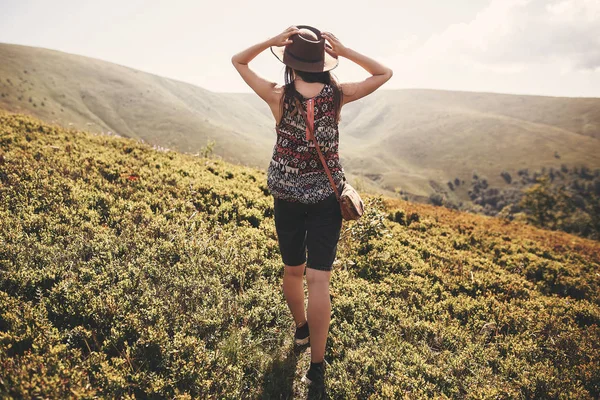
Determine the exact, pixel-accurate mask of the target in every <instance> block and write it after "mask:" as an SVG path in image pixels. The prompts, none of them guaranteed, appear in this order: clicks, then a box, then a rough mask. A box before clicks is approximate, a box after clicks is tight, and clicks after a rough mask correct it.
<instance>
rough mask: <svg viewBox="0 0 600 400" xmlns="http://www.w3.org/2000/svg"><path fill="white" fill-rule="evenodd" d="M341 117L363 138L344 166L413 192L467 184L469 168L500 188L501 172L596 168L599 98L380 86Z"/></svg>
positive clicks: (598, 162) (598, 161)
mask: <svg viewBox="0 0 600 400" xmlns="http://www.w3.org/2000/svg"><path fill="white" fill-rule="evenodd" d="M344 122H345V124H344V125H343V129H344V133H345V134H346V135H348V136H352V137H354V138H361V139H364V140H363V143H362V146H361V147H362V151H361V152H360V154H358V153H357V154H356V156H355V157H351V159H350V160H349V161H348V162H347V165H348V168H350V169H353V170H355V169H361V168H362V169H364V170H365V173H368V174H370V175H371V177H372V178H373V179H374V180H377V181H379V182H380V184H381V185H382V186H384V187H388V188H394V187H399V188H401V189H403V190H405V191H408V192H411V193H417V194H421V195H426V194H428V193H430V192H431V189H432V186H435V185H431V184H430V182H429V181H430V180H433V181H435V182H437V183H442V184H444V183H445V182H447V181H450V180H454V179H455V178H459V179H464V180H465V181H467V182H468V181H470V179H471V176H472V174H473V172H477V174H478V175H479V176H483V177H486V178H487V179H488V182H490V184H492V185H497V186H502V185H504V183H505V182H504V181H503V179H502V178H501V176H500V173H501V172H502V171H509V172H510V173H512V174H514V173H516V171H518V170H519V169H521V168H531V169H534V170H535V169H541V168H542V167H547V168H548V167H555V168H559V167H560V165H561V164H563V163H564V164H567V165H582V164H583V165H587V166H588V167H590V168H598V167H600V99H569V98H549V97H538V96H516V95H500V94H486V93H466V92H465V93H463V92H444V91H433V90H398V91H381V92H376V93H374V94H373V95H372V96H370V97H367V98H365V99H363V100H361V101H358V102H356V103H352V104H349V105H348V106H347V109H346V114H345V120H344Z"/></svg>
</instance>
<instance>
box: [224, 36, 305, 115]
mask: <svg viewBox="0 0 600 400" xmlns="http://www.w3.org/2000/svg"><path fill="white" fill-rule="evenodd" d="M296 33H298V28H296V27H295V26H290V27H289V28H288V29H286V30H285V31H283V32H282V33H280V34H279V35H277V36H275V37H273V38H271V39H268V40H265V41H264V42H260V43H258V44H255V45H254V46H251V47H249V48H247V49H246V50H243V51H241V52H239V53H237V54H236V55H234V56H233V57H231V62H232V64H233V66H234V67H235V69H236V70H237V71H238V72H239V74H240V75H241V76H242V78H243V79H244V81H245V82H246V83H247V84H248V86H250V87H251V88H252V90H254V91H255V92H256V94H257V95H259V96H260V97H261V98H262V99H263V100H264V101H266V102H267V103H268V104H269V105H271V106H273V105H277V103H278V101H277V99H278V96H277V92H276V90H275V87H276V86H277V84H276V83H275V82H271V81H269V80H267V79H265V78H263V77H262V76H260V75H258V74H257V73H256V72H254V71H253V70H252V69H250V67H249V66H248V63H250V61H252V60H253V59H254V58H255V57H256V56H257V55H259V54H260V53H262V52H263V51H265V50H266V49H268V48H269V47H271V46H287V45H288V44H291V43H292V41H291V40H289V38H290V36H292V35H294V34H296Z"/></svg>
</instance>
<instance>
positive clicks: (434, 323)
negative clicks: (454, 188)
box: [0, 111, 600, 399]
mask: <svg viewBox="0 0 600 400" xmlns="http://www.w3.org/2000/svg"><path fill="white" fill-rule="evenodd" d="M265 184H266V176H265V172H264V171H263V170H261V169H253V168H249V167H245V166H240V165H234V164H230V163H227V162H225V161H223V160H220V159H215V158H202V157H197V156H192V155H190V154H180V153H177V152H173V151H159V150H156V149H153V148H152V146H150V145H148V144H145V143H140V142H139V141H137V140H131V139H125V138H118V137H114V136H108V135H97V134H90V133H85V132H80V131H76V130H70V129H63V128H60V127H58V126H54V125H49V124H46V123H42V122H41V121H39V120H36V119H34V118H31V117H28V116H24V115H12V114H8V113H5V112H2V111H0V221H2V223H1V224H0V366H1V367H0V397H2V398H178V399H189V398H211V399H212V398H236V399H237V398H252V399H256V398H263V399H288V398H306V397H307V395H308V396H309V397H308V398H318V397H317V396H316V394H321V393H312V394H311V392H310V391H308V393H307V391H306V389H305V388H304V386H302V384H301V383H300V381H299V380H300V377H301V375H302V373H303V372H304V371H305V370H306V368H307V366H308V364H309V361H310V353H309V351H308V350H307V349H306V348H303V349H302V348H301V349H294V345H293V339H292V338H293V332H294V330H293V327H294V322H293V319H292V318H291V315H290V313H289V310H288V309H287V305H286V303H285V299H284V297H283V295H282V292H281V276H282V269H283V264H282V262H281V256H280V254H279V249H278V245H277V235H276V230H275V225H274V220H273V202H272V201H273V199H272V197H271V196H270V194H269V193H268V191H266V187H265ZM363 195H364V199H365V204H366V212H365V214H364V215H363V217H362V218H361V219H359V220H358V221H345V222H344V226H343V229H342V236H341V239H340V242H339V246H338V253H337V259H336V261H335V262H334V264H333V272H332V279H331V287H330V293H331V302H332V319H331V326H330V331H329V338H328V345H327V346H328V347H327V351H326V355H325V360H326V361H327V367H326V392H327V393H326V394H327V395H328V396H329V398H334V399H366V398H369V399H392V398H398V399H400V398H411V399H412V398H415V399H422V398H423V399H424V398H451V399H480V398H538V399H547V398H561V397H564V396H565V394H566V395H567V396H568V397H572V398H577V399H595V398H598V397H599V396H600V362H599V360H600V352H599V348H598V343H599V342H600V243H598V242H594V241H591V240H586V239H582V238H579V237H576V236H572V235H569V234H566V233H564V232H549V231H544V230H541V229H537V228H535V227H532V226H529V225H525V224H522V223H517V222H507V221H502V220H500V219H498V218H490V217H485V216H479V215H471V214H466V213H460V212H457V211H455V210H449V209H445V208H442V207H433V206H429V205H422V204H413V203H410V202H406V201H403V200H399V199H391V198H384V197H381V196H371V195H367V194H365V193H363ZM313 395H315V396H313Z"/></svg>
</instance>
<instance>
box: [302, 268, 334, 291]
mask: <svg viewBox="0 0 600 400" xmlns="http://www.w3.org/2000/svg"><path fill="white" fill-rule="evenodd" d="M330 279H331V271H320V270H318V269H313V268H307V269H306V283H307V285H308V286H309V287H310V286H311V285H329V280H330Z"/></svg>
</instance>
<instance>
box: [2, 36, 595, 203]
mask: <svg viewBox="0 0 600 400" xmlns="http://www.w3.org/2000/svg"><path fill="white" fill-rule="evenodd" d="M15 46H16V47H15ZM0 58H2V59H3V60H7V62H3V63H2V65H0V92H2V94H3V97H1V98H0V107H3V108H5V109H8V110H11V111H15V112H26V113H30V114H32V115H35V116H37V117H40V118H42V119H44V120H47V121H56V122H58V123H60V124H62V125H63V126H70V125H69V124H72V126H73V127H76V128H79V129H84V130H89V131H96V132H99V131H107V130H110V131H113V132H117V133H119V134H121V135H123V136H127V137H136V138H143V139H144V140H146V141H148V142H150V143H154V144H156V145H160V146H162V147H166V148H174V149H177V150H179V151H185V152H191V153H195V152H198V151H199V150H200V149H201V148H202V147H204V146H206V145H207V143H208V141H209V140H214V141H215V142H216V145H215V147H214V153H215V154H217V155H219V156H221V157H223V158H224V159H225V160H228V161H231V162H236V163H240V164H243V165H250V166H254V167H258V168H264V169H266V167H267V166H268V163H269V160H270V157H271V154H272V149H273V145H274V142H275V138H276V132H275V124H274V121H273V118H272V115H271V112H270V110H269V108H268V106H267V105H266V104H265V103H264V102H263V101H262V100H261V99H259V98H258V96H256V95H255V94H253V93H245V94H231V93H221V92H212V91H209V90H206V89H203V88H200V87H197V86H194V85H192V84H189V83H186V82H184V81H180V80H174V79H169V78H163V77H160V76H158V75H155V74H151V73H148V72H142V71H138V70H135V69H133V68H130V67H127V66H121V65H118V64H112V63H108V62H105V61H101V60H97V59H94V58H91V57H87V56H78V55H73V54H65V53H62V52H60V51H56V50H47V49H40V48H31V47H28V46H20V45H6V44H0ZM36 67H37V68H36ZM24 71H27V73H25V72H24ZM7 79H11V83H10V84H9V83H8V82H7ZM29 98H31V101H28V99H29ZM42 104H43V105H42ZM559 129H560V131H559ZM548 132H550V133H548ZM571 133H574V134H575V135H578V136H573V135H572V134H571ZM548 137H550V138H551V139H552V140H547V139H548ZM339 149H340V160H341V163H342V165H343V166H344V169H345V171H346V174H347V176H348V178H349V180H351V181H352V182H355V183H356V184H358V185H361V186H363V187H364V188H365V189H366V190H370V191H372V192H378V193H382V194H386V195H395V193H396V192H398V191H402V192H403V193H405V194H410V195H411V196H412V197H413V198H422V199H426V198H427V197H428V196H430V195H431V194H433V193H437V192H439V188H440V187H441V186H443V185H444V184H445V182H447V181H451V180H454V179H456V178H458V179H461V180H468V179H469V177H470V175H471V174H473V173H475V172H476V173H477V174H478V175H482V176H485V177H487V179H488V180H489V181H490V183H493V184H494V185H498V186H500V187H503V186H506V184H505V182H504V180H503V179H502V178H501V176H500V174H501V173H502V172H503V171H509V172H510V173H513V174H515V173H516V172H517V171H518V170H519V169H522V168H531V169H541V168H543V167H546V168H550V167H552V168H559V167H560V166H561V165H562V164H567V165H569V166H572V165H586V166H587V167H589V168H591V169H594V168H599V167H600V157H599V156H597V154H599V153H600V99H597V98H564V97H553V96H538V95H511V94H497V93H479V92H468V91H448V90H435V89H393V90H378V91H376V92H375V93H373V94H372V95H370V96H367V97H366V98H363V99H361V100H359V101H356V102H353V103H350V104H348V105H346V106H345V107H344V109H343V111H342V120H341V123H340V146H339ZM465 155H466V157H465ZM432 182H434V183H432ZM445 195H446V196H448V198H449V199H450V200H452V201H454V202H460V201H468V197H467V195H466V192H465V193H463V192H461V191H457V192H453V193H450V192H447V193H445Z"/></svg>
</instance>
